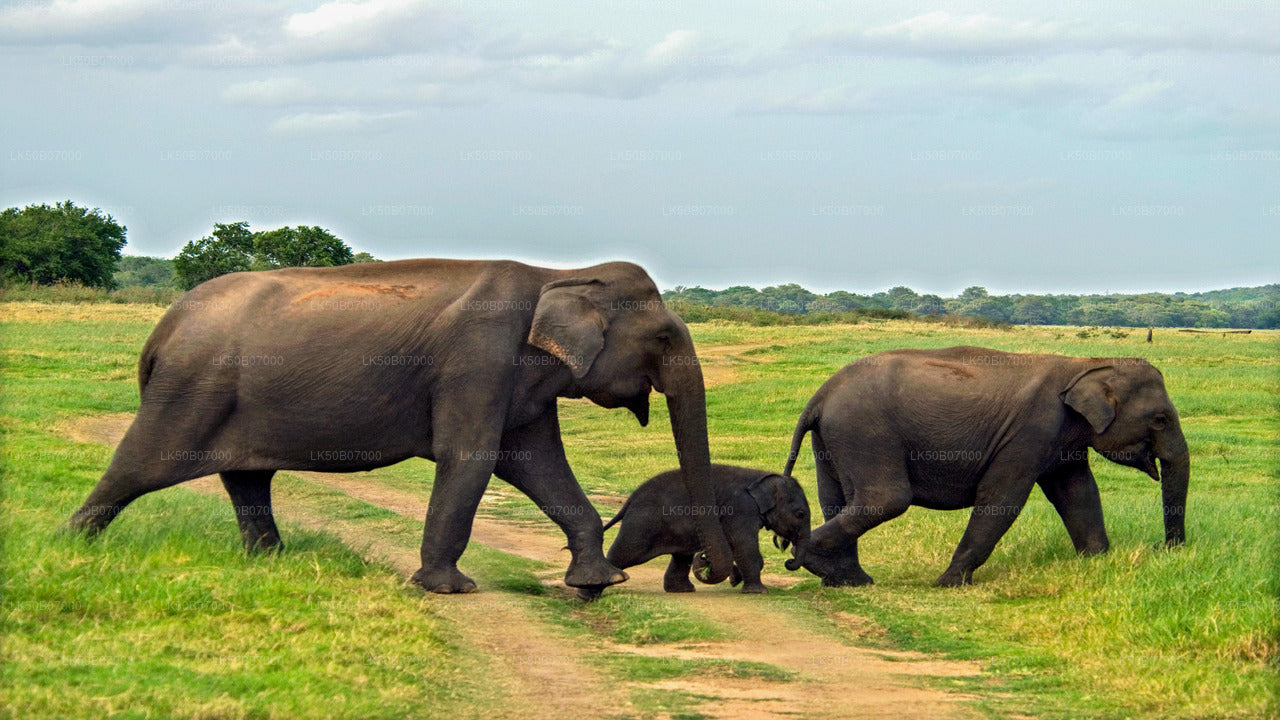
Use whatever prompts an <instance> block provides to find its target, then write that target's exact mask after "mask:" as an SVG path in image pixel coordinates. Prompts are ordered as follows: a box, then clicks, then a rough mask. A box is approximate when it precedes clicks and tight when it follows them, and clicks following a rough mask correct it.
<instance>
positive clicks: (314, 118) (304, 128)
mask: <svg viewBox="0 0 1280 720" xmlns="http://www.w3.org/2000/svg"><path fill="white" fill-rule="evenodd" d="M413 116H414V113H412V112H409V111H399V112H388V113H369V112H365V111H363V110H341V111H338V112H329V113H299V114H296V115H287V116H285V117H282V118H280V119H279V120H276V121H275V122H273V123H272V124H271V131H272V132H274V133H278V134H281V135H309V134H316V133H331V132H351V131H356V130H365V129H368V128H369V127H370V126H375V125H383V124H387V123H390V122H393V121H397V120H403V119H405V118H409V117H413Z"/></svg>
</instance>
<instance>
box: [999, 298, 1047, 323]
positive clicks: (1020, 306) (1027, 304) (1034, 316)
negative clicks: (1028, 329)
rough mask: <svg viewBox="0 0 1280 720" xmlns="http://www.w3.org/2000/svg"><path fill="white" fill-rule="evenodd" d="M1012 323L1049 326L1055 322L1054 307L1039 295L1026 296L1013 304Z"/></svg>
mask: <svg viewBox="0 0 1280 720" xmlns="http://www.w3.org/2000/svg"><path fill="white" fill-rule="evenodd" d="M1009 319H1010V320H1011V321H1012V322H1016V323H1026V324H1028V325H1047V324H1049V323H1050V322H1051V321H1052V320H1053V306H1052V305H1050V304H1049V301H1048V300H1045V299H1044V298H1042V297H1040V296H1039V295H1025V296H1023V297H1020V298H1018V299H1017V300H1015V301H1014V302H1013V312H1012V315H1011V316H1010V318H1009Z"/></svg>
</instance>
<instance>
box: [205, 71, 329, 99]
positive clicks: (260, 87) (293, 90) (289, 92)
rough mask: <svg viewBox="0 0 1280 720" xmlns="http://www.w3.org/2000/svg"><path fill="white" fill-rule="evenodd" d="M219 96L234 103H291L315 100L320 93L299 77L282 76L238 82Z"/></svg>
mask: <svg viewBox="0 0 1280 720" xmlns="http://www.w3.org/2000/svg"><path fill="white" fill-rule="evenodd" d="M219 97H220V98H221V99H222V101H223V102H226V103H230V104H233V105H290V104H294V103H303V102H313V101H315V99H316V98H317V97H318V93H317V92H316V89H315V88H314V87H312V86H311V85H308V84H307V83H305V82H303V81H302V80H299V79H298V78H291V77H281V78H271V79H269V80H254V81H251V82H243V83H237V84H235V85H231V86H229V87H227V88H226V89H224V90H223V91H222V93H221V94H220V95H219Z"/></svg>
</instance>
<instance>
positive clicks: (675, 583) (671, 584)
mask: <svg viewBox="0 0 1280 720" xmlns="http://www.w3.org/2000/svg"><path fill="white" fill-rule="evenodd" d="M662 589H663V590H666V591H667V592H669V593H691V592H694V590H695V588H694V587H693V583H692V582H690V581H689V578H687V577H684V578H680V579H679V580H670V579H667V578H662Z"/></svg>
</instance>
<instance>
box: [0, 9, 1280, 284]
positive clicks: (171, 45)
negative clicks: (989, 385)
mask: <svg viewBox="0 0 1280 720" xmlns="http://www.w3.org/2000/svg"><path fill="white" fill-rule="evenodd" d="M943 7H945V9H942V8H943ZM0 8H2V9H0V52H3V54H4V61H3V67H4V71H3V73H0V97H3V98H4V102H3V106H4V112H3V113H0V146H2V150H0V151H2V152H3V156H0V161H2V162H3V165H2V167H3V177H2V178H0V203H3V206H5V207H9V206H21V205H26V204H29V203H33V202H50V203H52V202H54V201H57V200H60V199H67V198H70V199H72V200H74V201H76V202H77V203H78V204H82V205H90V206H98V207H102V208H103V209H105V210H106V211H108V212H110V213H111V214H112V215H113V216H114V217H115V218H116V219H117V220H118V221H120V222H122V223H123V224H125V225H127V226H128V238H129V244H128V247H126V249H125V251H126V252H127V253H130V254H147V255H166V256H172V255H173V254H175V253H176V252H177V251H178V249H179V248H181V246H182V245H183V244H184V243H186V242H187V241H189V240H193V239H196V238H199V237H200V236H201V235H206V234H208V233H209V232H210V231H211V229H212V226H213V223H215V222H232V221H236V220H248V221H250V223H251V226H252V227H253V228H255V229H267V228H272V227H278V226H281V225H295V224H318V225H322V226H324V227H327V228H329V229H331V230H333V231H334V232H335V233H337V234H338V235H339V236H341V237H342V238H344V239H345V240H347V242H348V243H349V244H351V245H352V246H353V247H355V248H356V249H357V250H367V251H369V252H372V253H373V254H374V255H376V256H378V257H381V258H386V259H393V258H405V257H433V256H442V257H482V258H500V257H510V258H516V259H522V260H526V261H533V262H541V263H547V264H554V265H558V266H577V265H586V264H590V263H592V262H596V261H600V260H610V259H629V260H634V261H636V262H639V263H641V264H642V265H644V266H645V267H646V268H647V269H648V270H649V271H650V273H651V274H652V275H653V276H654V277H655V279H657V280H658V283H659V285H660V286H662V287H664V288H667V287H672V286H675V285H703V286H705V287H714V288H723V287H725V286H727V285H733V284H748V285H754V286H756V287H763V286H765V285H770V284H778V283H783V282H798V283H800V284H802V285H804V286H806V287H808V288H810V289H813V290H817V291H823V292H825V291H831V290H837V289H844V290H851V291H855V292H864V293H865V292H874V291H877V290H884V289H887V288H889V287H891V286H894V285H908V286H910V287H912V288H914V289H916V290H918V291H921V292H934V293H939V294H942V295H953V294H956V293H958V292H959V291H960V290H961V289H963V288H965V287H967V286H969V285H984V286H986V287H988V288H989V289H990V290H991V291H992V292H1105V291H1111V292H1137V291H1153V290H1154V291H1177V290H1188V291H1194V290H1204V289H1213V288H1220V287H1231V286H1237V285H1257V284H1263V283H1267V282H1276V281H1277V280H1280V232H1278V231H1280V3H1276V2H1273V1H1272V0H1256V1H1254V0H1200V1H1199V2H1164V1H1161V2H1119V3H1117V2H1111V1H1106V2H1094V1H1093V0H1054V1H1052V2H1044V1H1035V2H1031V1H1019V2H975V1H970V0H962V1H961V2H949V3H946V4H945V6H944V5H930V4H926V3H912V2H899V3H892V2H884V3H867V2H853V3H843V2H834V1H828V0H815V1H813V2H805V1H803V0H801V1H797V2H790V1H786V2H784V1H771V0H755V1H753V0H737V1H726V2H696V3H683V2H680V3H677V2H670V1H666V0H611V1H610V2H604V3H564V2H540V1H535V0H515V1H510V0H482V1H480V2H457V3H447V2H429V1H420V0H334V1H332V2H320V1H317V0H312V1H311V2H272V1H266V2H232V1H230V0H193V1H191V2H187V1H185V0H58V1H57V2H53V3H48V2H35V1H22V2H16V3H8V4H4V5H0Z"/></svg>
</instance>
